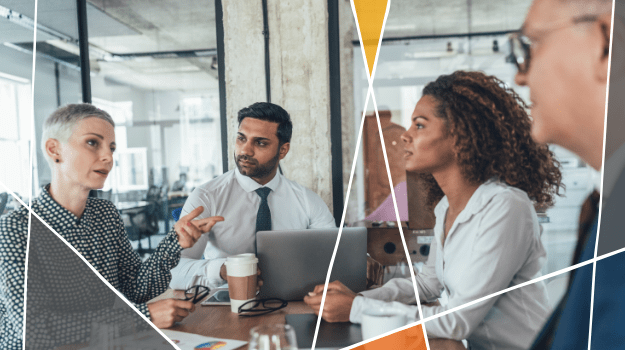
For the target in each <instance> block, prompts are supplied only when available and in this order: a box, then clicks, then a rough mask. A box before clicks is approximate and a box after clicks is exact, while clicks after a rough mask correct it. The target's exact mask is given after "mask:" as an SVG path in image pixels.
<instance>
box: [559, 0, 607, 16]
mask: <svg viewBox="0 0 625 350" xmlns="http://www.w3.org/2000/svg"><path fill="white" fill-rule="evenodd" d="M559 1H560V2H561V3H564V4H567V5H573V6H575V10H576V11H577V12H579V13H592V14H599V13H604V12H609V11H611V10H612V0H559Z"/></svg>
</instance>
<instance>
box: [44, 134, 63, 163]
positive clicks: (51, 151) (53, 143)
mask: <svg viewBox="0 0 625 350" xmlns="http://www.w3.org/2000/svg"><path fill="white" fill-rule="evenodd" d="M46 154H47V155H48V157H50V159H52V160H53V161H54V160H56V159H59V158H60V154H61V143H60V142H59V140H57V139H48V140H47V141H46Z"/></svg>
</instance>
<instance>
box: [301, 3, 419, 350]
mask: <svg viewBox="0 0 625 350" xmlns="http://www.w3.org/2000/svg"><path fill="white" fill-rule="evenodd" d="M351 6H352V13H353V15H354V20H355V21H356V27H357V29H358V38H359V39H360V43H361V45H360V49H361V53H362V57H363V60H364V64H365V69H366V71H367V81H368V85H369V88H368V91H367V97H366V101H365V108H363V116H362V121H361V130H360V134H359V137H358V141H357V144H358V145H357V148H356V152H355V154H354V162H353V166H352V172H351V174H350V184H349V187H350V188H349V189H348V191H349V190H351V182H352V181H351V179H352V178H353V175H354V170H355V164H356V159H357V155H358V150H359V144H360V137H361V136H362V128H363V125H364V120H365V119H364V118H365V115H366V110H367V105H368V101H369V96H370V95H373V78H374V76H375V72H376V67H377V62H378V57H379V55H380V47H381V45H382V37H383V35H384V27H385V25H386V20H387V18H388V13H389V9H390V6H391V1H390V0H388V1H387V4H386V11H385V13H384V21H383V22H382V28H381V31H380V37H379V39H378V47H377V50H376V54H375V60H374V63H373V69H372V71H371V74H369V66H368V65H367V57H366V52H365V48H364V43H363V41H362V34H361V32H360V25H359V23H358V15H357V13H356V7H355V4H354V1H353V0H352V1H351ZM374 110H375V113H376V118H377V123H378V131H379V133H380V141H381V143H382V150H383V154H384V159H385V165H386V169H387V176H388V178H389V183H390V185H391V194H392V198H393V205H394V207H395V214H396V218H397V222H398V226H399V232H400V236H401V238H402V242H403V245H404V252H405V253H406V256H407V257H408V262H409V264H410V275H411V277H412V284H413V288H414V290H415V297H416V299H417V303H418V308H419V317H420V318H421V319H422V318H423V313H422V310H421V303H420V301H419V293H418V290H417V288H416V279H415V276H414V271H413V270H412V264H411V260H410V256H409V254H408V249H407V246H406V241H405V239H404V234H403V230H402V228H401V222H400V218H399V212H398V210H397V200H396V198H395V192H394V188H393V181H392V179H391V175H390V171H389V166H388V158H387V156H386V149H385V148H384V138H383V137H382V128H381V127H380V120H379V115H378V109H377V104H375V99H374ZM348 193H349V192H348ZM348 197H349V194H348ZM347 201H348V200H347ZM347 201H346V204H347ZM346 209H347V205H346V206H345V208H344V210H343V219H342V220H341V227H340V228H339V235H338V237H337V243H336V246H335V249H334V253H333V255H332V259H331V261H330V267H329V270H328V275H327V278H326V283H325V285H324V289H323V295H322V297H321V305H320V308H319V316H318V318H317V326H316V328H315V334H314V336H313V343H312V350H314V349H315V345H316V341H317V335H318V332H319V325H320V322H321V318H322V316H323V307H324V305H325V297H326V293H327V289H328V282H329V279H330V273H331V271H332V267H333V264H334V258H335V255H336V251H337V248H338V244H339V241H340V238H341V233H342V226H343V220H344V218H345V211H346ZM423 335H424V338H425V341H426V347H427V349H428V350H429V349H430V345H429V342H428V340H427V332H426V331H425V327H423Z"/></svg>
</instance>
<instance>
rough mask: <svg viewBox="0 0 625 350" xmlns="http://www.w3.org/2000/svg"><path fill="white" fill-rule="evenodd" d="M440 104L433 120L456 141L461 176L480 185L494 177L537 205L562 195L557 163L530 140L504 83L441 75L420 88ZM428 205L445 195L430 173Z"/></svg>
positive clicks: (474, 75) (525, 119)
mask: <svg viewBox="0 0 625 350" xmlns="http://www.w3.org/2000/svg"><path fill="white" fill-rule="evenodd" d="M426 95H428V96H432V97H434V98H435V99H436V101H437V102H438V106H437V110H436V112H435V114H436V116H437V117H439V118H441V119H443V120H444V121H445V125H446V127H447V132H448V133H449V134H450V135H453V137H455V139H456V141H455V145H456V147H457V149H458V153H457V154H456V158H457V160H458V163H459V164H460V166H461V168H462V173H463V175H464V176H465V178H466V179H467V180H468V181H470V182H471V183H474V184H482V183H484V182H486V181H487V180H488V179H490V178H492V177H497V178H499V179H500V180H501V181H504V182H506V183H507V184H508V185H510V186H514V187H516V188H519V189H521V190H523V191H525V192H526V193H527V195H528V196H529V197H530V199H532V200H533V201H534V202H535V203H536V205H537V206H538V207H548V206H551V205H553V197H554V194H558V195H559V194H560V188H564V184H562V173H561V172H560V163H559V162H558V161H557V160H556V159H555V157H554V154H553V152H551V151H550V150H549V148H548V147H547V145H542V144H538V143H536V142H534V140H533V139H532V136H531V126H532V122H531V119H530V117H529V116H528V115H527V112H526V109H527V105H526V104H525V102H524V101H523V99H521V97H519V95H518V94H517V93H516V92H515V91H514V90H512V89H511V88H509V87H508V86H507V85H506V83H504V82H503V81H501V80H499V79H498V78H496V77H494V76H487V75H485V74H484V73H481V72H465V71H456V72H454V73H452V74H450V75H441V76H440V77H438V79H436V80H435V81H433V82H431V83H429V84H427V85H426V86H425V88H424V89H423V96H426ZM421 176H422V177H423V178H425V179H426V182H427V183H428V200H427V201H428V203H429V205H431V206H433V205H435V203H437V202H438V201H439V200H440V199H441V198H442V197H443V196H444V194H443V191H442V190H441V188H440V187H439V186H438V183H436V180H435V179H434V177H433V176H432V175H430V174H422V175H421Z"/></svg>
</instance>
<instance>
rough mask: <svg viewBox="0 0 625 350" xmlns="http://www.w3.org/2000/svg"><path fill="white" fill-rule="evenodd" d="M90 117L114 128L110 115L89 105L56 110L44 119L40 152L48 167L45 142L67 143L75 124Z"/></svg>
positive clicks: (70, 106)
mask: <svg viewBox="0 0 625 350" xmlns="http://www.w3.org/2000/svg"><path fill="white" fill-rule="evenodd" d="M92 117H93V118H100V119H102V120H105V121H107V122H109V123H111V125H113V126H115V122H114V121H113V118H111V116H110V114H108V113H106V112H105V111H103V110H101V109H99V108H96V107H95V106H94V105H91V104H89V103H81V104H69V105H67V106H64V107H61V108H59V109H57V110H56V111H54V113H52V114H51V115H50V116H49V117H48V119H46V121H45V123H44V124H43V132H42V133H41V150H42V151H43V155H44V156H45V157H46V160H47V161H48V164H49V165H50V167H52V159H50V158H49V157H48V152H47V151H46V141H48V140H49V139H55V140H58V141H59V142H61V143H67V140H69V138H70V137H71V136H72V132H74V127H76V124H78V122H80V121H81V120H83V119H86V118H92Z"/></svg>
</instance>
